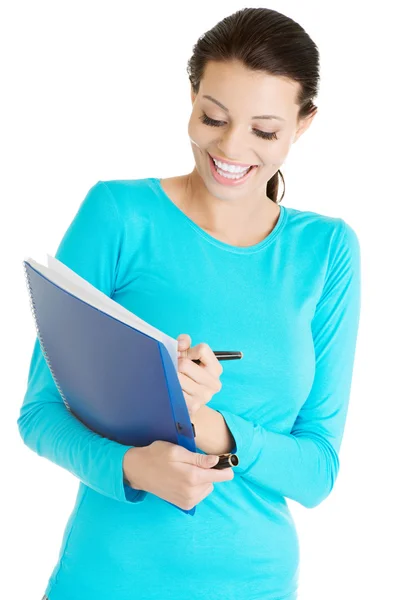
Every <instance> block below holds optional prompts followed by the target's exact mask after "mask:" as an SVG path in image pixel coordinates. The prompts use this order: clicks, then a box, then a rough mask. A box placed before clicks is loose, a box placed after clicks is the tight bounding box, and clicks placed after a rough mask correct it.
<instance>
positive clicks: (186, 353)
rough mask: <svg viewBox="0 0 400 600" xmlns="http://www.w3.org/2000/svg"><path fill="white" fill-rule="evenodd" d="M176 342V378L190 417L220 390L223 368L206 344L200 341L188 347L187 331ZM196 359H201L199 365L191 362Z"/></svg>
mask: <svg viewBox="0 0 400 600" xmlns="http://www.w3.org/2000/svg"><path fill="white" fill-rule="evenodd" d="M178 342H179V345H178V379H179V382H180V384H181V387H182V391H183V395H184V397H185V400H186V405H187V407H188V411H189V415H190V417H191V418H192V417H193V416H194V415H195V414H196V412H197V411H198V410H199V409H200V408H201V407H202V406H204V405H205V404H207V402H210V400H211V398H212V397H213V396H214V394H217V393H218V392H220V391H221V388H222V383H221V382H220V379H219V378H220V375H221V373H222V372H223V368H222V365H221V363H220V362H219V360H218V359H217V357H216V356H215V354H214V352H213V351H212V350H211V348H210V346H209V345H208V344H204V343H201V344H197V346H193V348H190V344H191V342H192V340H191V338H190V336H189V335H188V334H187V333H183V334H181V335H180V336H179V337H178ZM179 354H180V356H179ZM196 359H200V360H201V363H200V364H199V365H198V364H196V363H195V362H193V360H196Z"/></svg>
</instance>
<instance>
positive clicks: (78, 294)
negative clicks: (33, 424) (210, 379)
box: [23, 254, 197, 515]
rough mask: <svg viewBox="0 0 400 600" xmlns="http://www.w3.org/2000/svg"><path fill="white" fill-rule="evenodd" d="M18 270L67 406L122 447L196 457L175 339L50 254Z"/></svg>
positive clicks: (52, 370)
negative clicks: (167, 445)
mask: <svg viewBox="0 0 400 600" xmlns="http://www.w3.org/2000/svg"><path fill="white" fill-rule="evenodd" d="M23 266H24V270H25V276H26V283H27V287H28V292H29V297H30V304H31V310H32V313H33V316H34V320H35V326H36V331H37V336H38V339H39V342H40V346H41V349H42V352H43V355H44V357H45V360H46V363H47V365H48V367H49V369H50V372H51V374H52V377H53V380H54V383H55V385H56V387H57V389H58V391H59V393H60V395H61V397H62V399H63V401H64V403H65V406H66V408H67V409H68V410H69V411H70V412H71V413H72V414H73V415H74V416H75V417H76V418H78V419H79V420H80V421H81V422H82V423H83V424H84V425H86V426H87V427H89V428H90V429H91V430H93V431H94V432H96V433H98V434H100V435H102V436H103V437H107V438H109V439H111V440H114V441H117V442H120V443H121V444H126V445H131V446H145V445H149V444H151V443H152V442H154V441H155V440H163V441H167V442H171V443H173V444H179V445H180V446H183V447H184V448H186V449H187V450H190V451H191V452H196V451H197V450H196V444H195V439H194V431H193V426H192V423H191V420H190V415H189V412H188V409H187V406H186V401H185V398H184V396H183V392H182V388H181V385H180V381H179V379H178V376H177V371H178V355H177V352H178V342H177V340H176V339H174V338H172V337H170V336H168V335H167V334H165V333H163V332H162V331H160V330H159V329H157V328H156V327H153V326H152V325H150V324H149V323H147V322H146V321H144V320H143V319H140V318H139V317H138V316H137V315H135V314H134V313H132V312H131V311H129V310H127V309H126V308H125V307H123V306H121V305H120V304H118V303H117V302H115V301H114V300H113V299H112V298H110V297H109V296H107V295H106V294H104V293H103V292H101V291H100V290H98V289H97V288H95V287H94V286H93V285H92V284H90V283H89V282H88V281H86V280H85V279H84V278H82V277H80V276H79V275H78V274H77V273H75V272H74V271H73V270H72V269H70V268H68V267H67V266H66V265H64V264H63V263H62V262H60V261H59V260H57V259H56V258H54V257H52V256H50V255H49V254H47V266H46V265H43V264H41V263H39V262H37V261H35V260H33V259H32V258H30V257H28V258H25V259H24V261H23ZM169 504H172V503H170V502H169ZM172 506H176V505H175V504H172ZM176 508H178V509H179V510H181V511H182V512H184V513H186V514H191V515H194V514H195V509H196V507H193V508H192V509H190V510H184V509H182V508H180V507H179V506H176Z"/></svg>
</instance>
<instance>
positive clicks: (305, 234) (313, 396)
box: [18, 178, 361, 600]
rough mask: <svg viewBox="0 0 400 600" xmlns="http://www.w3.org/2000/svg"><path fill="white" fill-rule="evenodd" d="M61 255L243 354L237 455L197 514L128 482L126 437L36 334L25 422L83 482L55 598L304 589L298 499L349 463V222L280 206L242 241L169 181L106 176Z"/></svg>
mask: <svg viewBox="0 0 400 600" xmlns="http://www.w3.org/2000/svg"><path fill="white" fill-rule="evenodd" d="M56 257H57V258H58V259H59V260H61V261H62V262H64V263H65V264H66V265H67V266H69V267H70V268H72V269H73V270H74V271H76V272H77V273H78V274H79V275H81V276H82V277H84V278H85V279H87V280H88V281H90V282H91V283H92V284H93V285H94V286H96V287H97V288H98V289H100V290H101V291H103V292H104V293H105V294H107V295H109V296H111V297H112V298H113V299H114V300H115V301H116V302H118V303H120V304H122V305H123V306H125V307H126V308H127V309H129V310H132V311H133V312H134V313H136V314H137V315H138V316H139V317H141V318H142V319H145V320H146V321H149V322H150V323H151V324H152V325H154V326H155V327H158V328H159V329H162V330H163V331H165V332H166V333H167V334H169V335H170V336H172V337H175V338H176V337H177V336H178V335H179V334H180V333H188V334H189V335H190V336H191V338H192V345H195V344H198V343H200V342H206V343H207V344H209V345H210V346H211V348H213V349H215V350H240V351H242V352H243V359H242V360H239V361H225V362H223V363H221V364H222V366H223V373H222V375H221V383H222V389H221V391H220V392H219V393H218V394H216V395H215V396H214V397H213V398H212V400H211V401H210V402H209V404H208V406H209V407H210V408H213V409H215V410H217V411H219V412H220V413H221V414H222V415H223V417H224V419H225V421H226V423H227V425H228V427H229V429H230V430H231V433H232V435H233V437H234V439H235V444H236V452H237V455H238V457H239V459H240V463H239V465H238V466H237V467H233V471H234V474H235V476H234V479H233V480H231V481H226V482H220V483H216V484H214V490H213V492H212V493H211V494H210V495H209V496H208V497H207V498H205V499H204V500H203V501H202V502H200V503H199V504H198V505H197V508H196V514H195V515H194V516H193V517H192V516H190V515H186V514H184V513H183V512H181V511H179V510H177V509H176V508H175V507H173V506H172V505H170V504H168V503H166V502H165V501H164V500H162V499H161V498H159V497H157V496H155V495H153V494H151V493H148V492H143V491H140V490H132V489H131V488H129V486H127V485H125V484H124V483H123V474H122V461H123V457H124V454H125V452H126V451H127V450H128V448H129V447H130V446H123V445H120V444H118V443H116V442H113V441H111V440H107V439H105V438H102V437H101V436H99V435H97V434H95V433H93V432H91V431H90V430H88V429H87V428H86V427H85V426H84V425H83V424H81V423H80V422H79V421H78V420H76V419H75V418H74V417H73V415H71V414H70V413H69V412H68V411H67V410H66V408H65V407H64V405H63V402H62V399H61V397H60V395H59V393H58V391H57V389H56V387H55V384H54V383H53V380H52V378H51V374H50V371H49V369H48V367H47V365H46V363H45V361H44V358H43V355H42V353H41V350H40V346H39V344H38V340H36V342H35V346H34V352H33V356H32V362H31V366H30V371H29V378H28V387H27V391H26V395H25V398H24V402H23V405H22V407H21V414H20V417H19V419H18V426H19V430H20V433H21V436H22V438H23V440H24V442H25V443H26V445H27V446H29V447H30V448H31V449H32V450H33V451H34V452H36V453H37V454H39V455H40V456H44V457H46V458H48V459H49V460H51V461H53V462H54V463H56V464H58V465H60V466H61V467H63V468H65V469H67V470H68V471H70V472H71V473H72V474H73V475H75V476H76V477H77V478H78V480H79V489H78V494H77V498H76V503H75V506H74V508H73V511H72V513H71V515H70V517H69V520H68V523H67V525H66V529H65V532H64V537H63V540H62V544H61V548H60V556H59V560H58V561H57V563H56V565H55V566H54V570H53V572H52V574H51V576H50V579H49V582H48V586H47V589H46V590H45V592H46V594H47V596H48V598H49V600H71V599H72V598H73V599H74V600H110V598H112V599H113V600H160V599H161V598H162V599H163V600H183V599H185V600H186V599H187V598H191V600H204V599H205V598H209V599H212V600H238V599H239V598H240V600H250V599H251V600H283V599H285V600H295V599H296V598H297V589H298V581H299V541H298V537H297V532H296V527H295V524H294V522H293V519H292V516H291V513H290V510H289V507H288V505H287V501H286V498H289V499H291V500H294V501H296V502H298V503H300V504H301V505H303V506H305V507H307V508H312V507H314V506H317V505H318V504H320V503H321V502H322V501H323V500H324V499H325V498H326V497H327V496H328V495H329V493H330V492H331V491H332V488H333V486H334V483H335V480H336V478H337V475H338V471H339V451H340V446H341V441H342V437H343V432H344V426H345V420H346V414H347V410H348V402H349V397H350V387H351V380H352V371H353V363H354V356H355V348H356V339H357V332H358V323H359V314H360V287H361V286H360V248H359V242H358V238H357V235H356V233H355V232H354V230H353V229H352V227H351V226H350V225H348V224H347V223H346V222H345V221H344V220H343V219H341V218H337V217H331V216H325V215H321V214H318V213H315V212H310V211H301V210H297V209H294V208H289V207H285V206H284V205H281V207H280V215H279V220H278V222H277V224H276V226H275V228H274V229H273V231H272V232H271V233H270V234H269V235H268V236H267V237H266V238H264V240H262V241H261V242H259V243H258V244H255V245H253V246H247V247H237V246H233V245H230V244H226V243H225V242H222V241H220V240H218V239H216V238H214V237H213V236H211V235H210V234H208V233H207V232H206V231H204V230H203V229H201V228H200V227H199V226H198V225H197V224H196V223H195V222H194V221H192V220H191V219H190V218H189V217H188V216H186V215H185V214H184V213H183V212H182V211H181V210H180V209H179V208H178V206H177V205H175V204H174V203H173V202H172V200H171V199H170V198H169V197H168V196H167V195H166V194H165V192H164V191H163V189H162V187H161V184H160V180H159V179H158V178H148V179H138V180H120V181H106V182H102V181H99V182H98V183H96V184H95V185H94V186H93V187H92V188H91V189H90V190H89V192H88V194H87V195H86V197H85V198H84V200H83V202H82V203H81V205H80V207H79V210H78V212H77V214H76V216H75V217H74V219H73V221H72V223H71V225H70V226H69V228H68V229H67V231H66V233H65V235H64V237H63V239H62V241H61V243H60V245H59V248H58V250H57V253H56ZM110 401H112V399H111V398H110ZM199 451H200V450H199Z"/></svg>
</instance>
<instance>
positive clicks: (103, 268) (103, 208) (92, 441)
mask: <svg viewBox="0 0 400 600" xmlns="http://www.w3.org/2000/svg"><path fill="white" fill-rule="evenodd" d="M123 240H124V225H123V223H122V220H121V218H120V215H119V213H118V207H117V206H116V203H115V200H114V198H113V196H112V195H111V193H110V192H109V190H108V188H107V186H106V184H104V183H103V182H101V181H99V182H98V183H96V184H95V185H94V186H92V188H91V189H90V190H89V192H88V193H87V195H86V197H85V199H84V200H83V202H82V203H81V205H80V207H79V210H78V212H77V214H76V216H75V218H74V219H73V221H72V223H71V224H70V226H69V228H68V229H67V231H66V233H65V234H64V237H63V239H62V240H61V243H60V245H59V247H58V250H57V252H56V258H58V260H60V261H61V262H63V263H64V264H65V265H67V266H68V267H70V268H71V269H73V270H74V271H75V272H76V273H78V274H79V275H81V276H82V277H84V278H85V279H86V280H87V281H89V282H90V283H92V284H93V285H94V286H95V287H96V288H98V289H99V290H101V291H102V292H104V293H105V294H107V295H109V296H111V295H112V292H113V289H114V284H115V278H116V272H117V269H118V264H119V256H120V252H121V248H122V244H123ZM17 424H18V428H19V432H20V435H21V437H22V439H23V441H24V443H25V444H26V445H27V446H28V447H29V448H30V449H31V450H33V451H34V452H36V453H37V454H38V455H40V456H44V457H45V458H47V459H49V460H51V461H52V462H54V463H56V464H57V465H59V466H60V467H63V468H64V469H67V470H68V471H69V472H71V473H72V474H73V475H75V476H76V477H77V478H79V479H80V480H81V481H82V482H83V483H84V484H85V485H87V486H89V487H90V488H92V489H94V490H95V491H97V492H99V493H101V494H103V495H105V496H108V497H110V498H113V499H115V500H118V501H121V502H133V503H135V502H141V501H143V499H144V498H145V496H146V492H144V491H142V490H135V489H133V488H131V487H130V486H129V485H126V484H125V482H124V479H123V458H124V455H125V453H126V452H127V451H128V450H129V448H132V446H126V445H123V444H120V443H118V442H115V441H112V440H109V439H107V438H104V437H103V436H101V435H98V434H97V433H95V432H93V431H92V430H91V429H89V428H88V427H86V426H85V425H84V424H83V423H81V421H79V420H78V419H77V418H76V417H74V416H73V415H72V414H71V413H70V412H69V411H68V409H67V408H66V406H65V405H64V402H63V400H62V397H61V395H60V393H59V392H58V390H57V387H56V385H55V383H54V381H53V378H52V375H51V372H50V370H49V367H48V365H47V363H46V361H45V358H44V355H43V353H42V350H41V347H40V343H39V339H38V338H37V337H36V340H35V344H34V349H33V354H32V358H31V363H30V369H29V375H28V385H27V390H26V393H25V397H24V401H23V404H22V406H21V409H20V416H19V418H18V421H17Z"/></svg>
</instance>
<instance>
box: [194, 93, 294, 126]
mask: <svg viewBox="0 0 400 600" xmlns="http://www.w3.org/2000/svg"><path fill="white" fill-rule="evenodd" d="M203 98H208V100H211V102H214V103H215V104H218V106H220V107H221V108H222V109H223V110H224V111H225V112H227V113H229V109H228V108H226V106H224V105H223V104H221V102H218V100H216V99H215V98H213V97H212V96H209V95H208V94H203ZM251 118H252V119H278V120H279V121H285V119H283V118H282V117H278V116H277V115H258V116H256V117H251Z"/></svg>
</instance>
